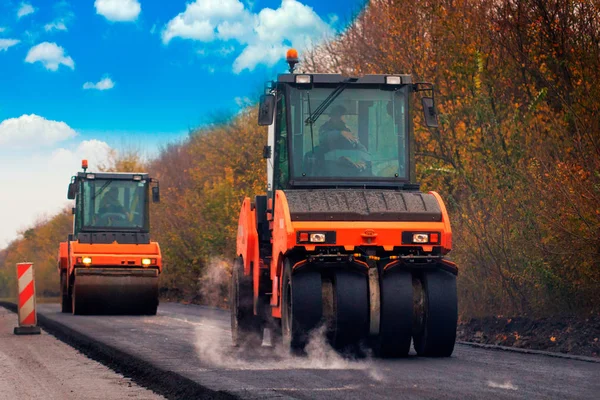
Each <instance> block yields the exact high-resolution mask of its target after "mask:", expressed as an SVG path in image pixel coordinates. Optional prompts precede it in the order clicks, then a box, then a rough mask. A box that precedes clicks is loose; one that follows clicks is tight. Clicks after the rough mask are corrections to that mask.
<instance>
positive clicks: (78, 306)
mask: <svg viewBox="0 0 600 400" xmlns="http://www.w3.org/2000/svg"><path fill="white" fill-rule="evenodd" d="M82 297H83V296H82V294H81V293H79V290H78V287H77V279H76V280H75V282H73V291H72V293H71V311H72V312H73V315H86V314H89V310H88V309H87V307H86V305H85V301H84V299H82Z"/></svg>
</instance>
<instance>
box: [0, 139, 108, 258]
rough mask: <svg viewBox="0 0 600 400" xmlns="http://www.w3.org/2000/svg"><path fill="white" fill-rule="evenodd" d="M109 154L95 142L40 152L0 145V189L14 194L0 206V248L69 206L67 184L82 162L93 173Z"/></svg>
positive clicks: (104, 162) (63, 146)
mask: <svg viewBox="0 0 600 400" xmlns="http://www.w3.org/2000/svg"><path fill="white" fill-rule="evenodd" d="M109 153H110V147H109V146H108V144H106V143H105V142H102V141H99V140H87V141H82V142H78V143H77V142H76V143H72V144H70V145H65V144H63V145H61V146H60V147H57V148H54V149H53V150H51V151H48V150H47V149H46V150H45V151H43V152H42V151H40V152H35V151H31V150H26V151H23V152H15V151H11V152H8V151H4V148H3V147H2V146H0V157H1V159H2V163H0V187H2V190H3V192H5V193H13V194H15V195H12V196H5V198H3V200H2V201H3V202H2V207H0V221H2V224H0V248H2V247H4V246H5V245H6V244H8V242H9V241H11V240H12V239H15V238H16V237H17V232H18V231H19V230H24V229H27V228H29V227H30V226H31V225H32V224H34V223H35V222H36V220H38V219H39V218H40V216H43V215H48V216H51V215H53V214H55V213H56V212H58V211H60V210H61V209H64V207H65V206H66V205H67V204H69V202H68V201H67V198H66V193H67V185H68V183H69V179H70V177H71V176H72V175H73V174H74V173H76V172H77V171H79V170H80V168H81V160H82V159H87V160H88V161H89V165H90V170H97V167H98V166H99V165H106V164H107V163H108V162H109V160H110V158H109ZM23 160H26V161H25V162H24V161H23Z"/></svg>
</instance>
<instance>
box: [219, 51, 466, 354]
mask: <svg viewBox="0 0 600 400" xmlns="http://www.w3.org/2000/svg"><path fill="white" fill-rule="evenodd" d="M297 57H298V55H297V53H296V52H295V50H293V49H292V50H290V51H289V52H288V63H289V64H290V73H287V74H281V75H279V76H278V78H277V81H276V82H272V83H271V84H270V85H269V88H268V89H267V93H266V94H265V95H263V96H262V97H261V102H260V106H259V121H258V123H259V125H263V126H267V127H268V142H267V144H266V146H265V148H264V152H263V153H264V154H263V155H264V157H265V158H266V160H267V188H266V192H267V193H266V194H264V195H259V196H256V197H255V198H254V199H250V198H246V199H245V200H244V202H243V204H242V209H241V213H240V217H239V225H238V237H237V257H236V259H235V261H234V265H233V274H232V284H231V326H232V339H233V343H234V345H240V344H252V345H256V344H258V345H260V340H262V332H263V329H264V328H266V327H271V326H273V322H274V325H275V327H276V329H274V330H275V331H276V332H277V331H279V332H280V334H281V336H282V341H283V344H284V346H285V347H287V348H289V349H290V350H291V351H293V352H302V351H303V349H304V347H305V345H306V344H307V341H308V340H309V337H310V333H311V331H312V330H314V329H315V328H317V327H320V326H322V325H325V332H326V335H327V338H328V341H329V342H330V343H331V345H332V346H333V347H334V348H336V349H338V350H340V351H346V350H349V351H355V350H357V349H361V348H365V347H366V346H369V347H370V348H371V349H372V350H373V352H374V353H375V354H376V355H377V356H379V357H401V356H406V355H407V354H408V352H409V349H410V344H411V341H412V342H413V343H414V349H415V351H416V352H417V354H418V355H421V356H431V357H447V356H450V355H451V354H452V352H453V349H454V343H455V338H456V324H457V294H456V276H457V273H458V269H457V267H456V265H455V264H454V263H452V262H451V261H449V260H448V259H447V258H446V255H447V254H448V253H449V252H450V250H451V247H452V231H451V229H450V220H449V218H448V213H447V211H446V207H445V205H444V202H443V201H442V199H441V197H440V196H439V194H437V193H436V192H429V193H423V192H421V191H420V190H419V184H418V183H416V181H415V163H414V148H415V146H414V135H413V124H412V117H411V115H412V107H413V99H412V98H413V96H414V93H415V92H429V93H431V97H422V99H421V102H422V104H423V108H424V112H425V114H424V122H425V124H426V125H427V126H429V127H436V126H437V116H436V113H435V102H434V95H433V92H434V91H433V85H431V84H429V83H415V82H413V80H412V78H411V76H410V75H400V74H396V75H394V74H390V75H364V76H360V77H345V76H342V75H338V74H313V73H302V74H299V73H298V74H297V73H294V66H295V64H296V63H297V62H298V59H297ZM278 328H280V330H279V329H278Z"/></svg>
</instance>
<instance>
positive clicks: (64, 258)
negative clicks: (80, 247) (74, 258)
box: [58, 242, 69, 272]
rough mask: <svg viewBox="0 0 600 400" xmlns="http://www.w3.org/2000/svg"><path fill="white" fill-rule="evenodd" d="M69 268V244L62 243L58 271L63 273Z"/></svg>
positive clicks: (59, 250)
mask: <svg viewBox="0 0 600 400" xmlns="http://www.w3.org/2000/svg"><path fill="white" fill-rule="evenodd" d="M68 268H69V243H67V242H60V246H59V247H58V269H59V270H60V271H63V270H67V269H68ZM60 271H59V272H60Z"/></svg>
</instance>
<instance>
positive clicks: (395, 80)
mask: <svg viewBox="0 0 600 400" xmlns="http://www.w3.org/2000/svg"><path fill="white" fill-rule="evenodd" d="M385 83H387V84H388V85H400V84H401V83H402V79H401V78H400V77H399V76H386V77H385Z"/></svg>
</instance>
